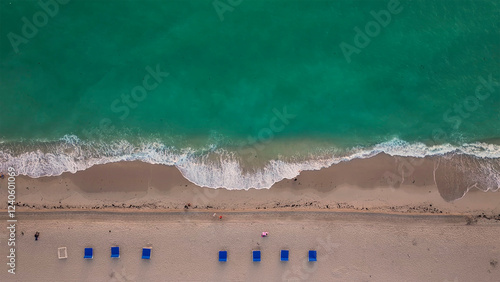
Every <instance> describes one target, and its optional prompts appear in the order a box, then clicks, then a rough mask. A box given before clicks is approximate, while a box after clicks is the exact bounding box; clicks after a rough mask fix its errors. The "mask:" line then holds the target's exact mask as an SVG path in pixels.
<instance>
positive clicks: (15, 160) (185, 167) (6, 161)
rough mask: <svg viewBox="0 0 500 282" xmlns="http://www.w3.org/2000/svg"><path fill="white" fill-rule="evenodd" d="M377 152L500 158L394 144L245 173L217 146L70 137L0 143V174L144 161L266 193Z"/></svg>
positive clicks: (483, 148)
mask: <svg viewBox="0 0 500 282" xmlns="http://www.w3.org/2000/svg"><path fill="white" fill-rule="evenodd" d="M379 153H386V154H388V155H391V156H403V157H419V158H422V157H426V156H434V155H445V154H449V153H454V154H461V155H468V156H474V157H477V158H485V159H497V158H500V146H499V145H494V144H487V143H473V144H465V145H462V146H453V145H450V144H444V145H436V146H427V145H425V144H423V143H408V142H405V141H402V140H399V139H393V140H390V141H387V142H383V143H380V144H377V145H375V146H372V147H368V148H361V147H355V148H351V149H348V150H332V151H331V152H323V153H322V154H321V155H315V156H312V155H310V156H308V157H303V158H286V157H282V156H280V157H277V158H275V159H272V160H269V161H266V162H265V163H264V164H263V165H262V166H260V167H256V168H253V169H250V170H249V169H246V168H245V166H244V165H243V164H244V162H242V158H241V156H240V155H239V154H238V152H236V151H229V150H226V149H222V148H217V146H215V145H211V146H207V147H206V148H201V149H196V150H195V149H192V148H184V149H178V148H174V147H171V146H166V145H164V144H163V143H161V142H151V141H147V142H146V141H145V142H139V143H138V144H132V143H130V142H128V141H125V140H121V141H115V142H111V143H96V142H85V141H81V140H80V139H79V138H78V137H77V136H74V135H66V136H64V137H63V138H61V139H60V140H58V141H54V142H48V141H45V142H37V143H30V144H15V145H13V144H8V143H7V144H6V143H0V170H1V171H7V168H8V167H11V166H12V167H14V168H16V171H17V172H18V173H19V174H21V175H26V176H30V177H34V178H37V177H43V176H57V175H60V174H62V173H64V172H71V173H75V172H77V171H81V170H85V169H88V168H90V167H92V166H94V165H99V164H106V163H112V162H119V161H142V162H146V163H151V164H163V165H169V166H175V167H177V168H178V169H179V170H180V171H181V173H182V174H183V175H184V177H186V178H187V179H188V180H189V181H191V182H193V183H195V184H197V185H199V186H204V187H210V188H227V189H249V188H270V187H271V186H272V185H273V184H274V183H276V182H278V181H281V180H283V179H291V178H294V177H296V176H297V175H298V174H299V173H300V171H304V170H319V169H322V168H325V167H329V166H331V165H333V164H337V163H340V162H346V161H350V160H353V159H359V158H361V159H362V158H370V157H373V156H375V155H377V154H379ZM489 174H493V175H492V177H493V178H494V179H495V181H496V182H497V183H496V185H497V187H498V184H499V183H500V179H499V174H498V171H496V170H495V171H491V170H490V171H489ZM493 178H492V179H493ZM497 180H498V181H497ZM492 184H493V183H492Z"/></svg>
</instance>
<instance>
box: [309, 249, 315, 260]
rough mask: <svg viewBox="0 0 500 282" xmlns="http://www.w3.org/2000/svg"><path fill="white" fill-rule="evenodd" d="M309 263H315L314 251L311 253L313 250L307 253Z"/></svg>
mask: <svg viewBox="0 0 500 282" xmlns="http://www.w3.org/2000/svg"><path fill="white" fill-rule="evenodd" d="M309 261H317V258H316V251H313V250H310V251H309Z"/></svg>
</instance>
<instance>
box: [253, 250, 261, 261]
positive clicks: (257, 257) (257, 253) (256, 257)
mask: <svg viewBox="0 0 500 282" xmlns="http://www.w3.org/2000/svg"><path fill="white" fill-rule="evenodd" d="M252 253H253V261H260V251H253V252H252Z"/></svg>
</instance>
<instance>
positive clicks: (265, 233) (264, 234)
mask: <svg viewBox="0 0 500 282" xmlns="http://www.w3.org/2000/svg"><path fill="white" fill-rule="evenodd" d="M267 235H269V232H267V231H264V232H262V234H261V235H260V236H261V237H267Z"/></svg>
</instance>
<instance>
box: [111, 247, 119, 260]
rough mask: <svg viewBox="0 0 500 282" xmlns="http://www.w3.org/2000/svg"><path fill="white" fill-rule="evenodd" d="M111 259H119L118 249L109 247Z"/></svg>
mask: <svg viewBox="0 0 500 282" xmlns="http://www.w3.org/2000/svg"><path fill="white" fill-rule="evenodd" d="M111 257H112V258H119V257H120V247H111Z"/></svg>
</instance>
